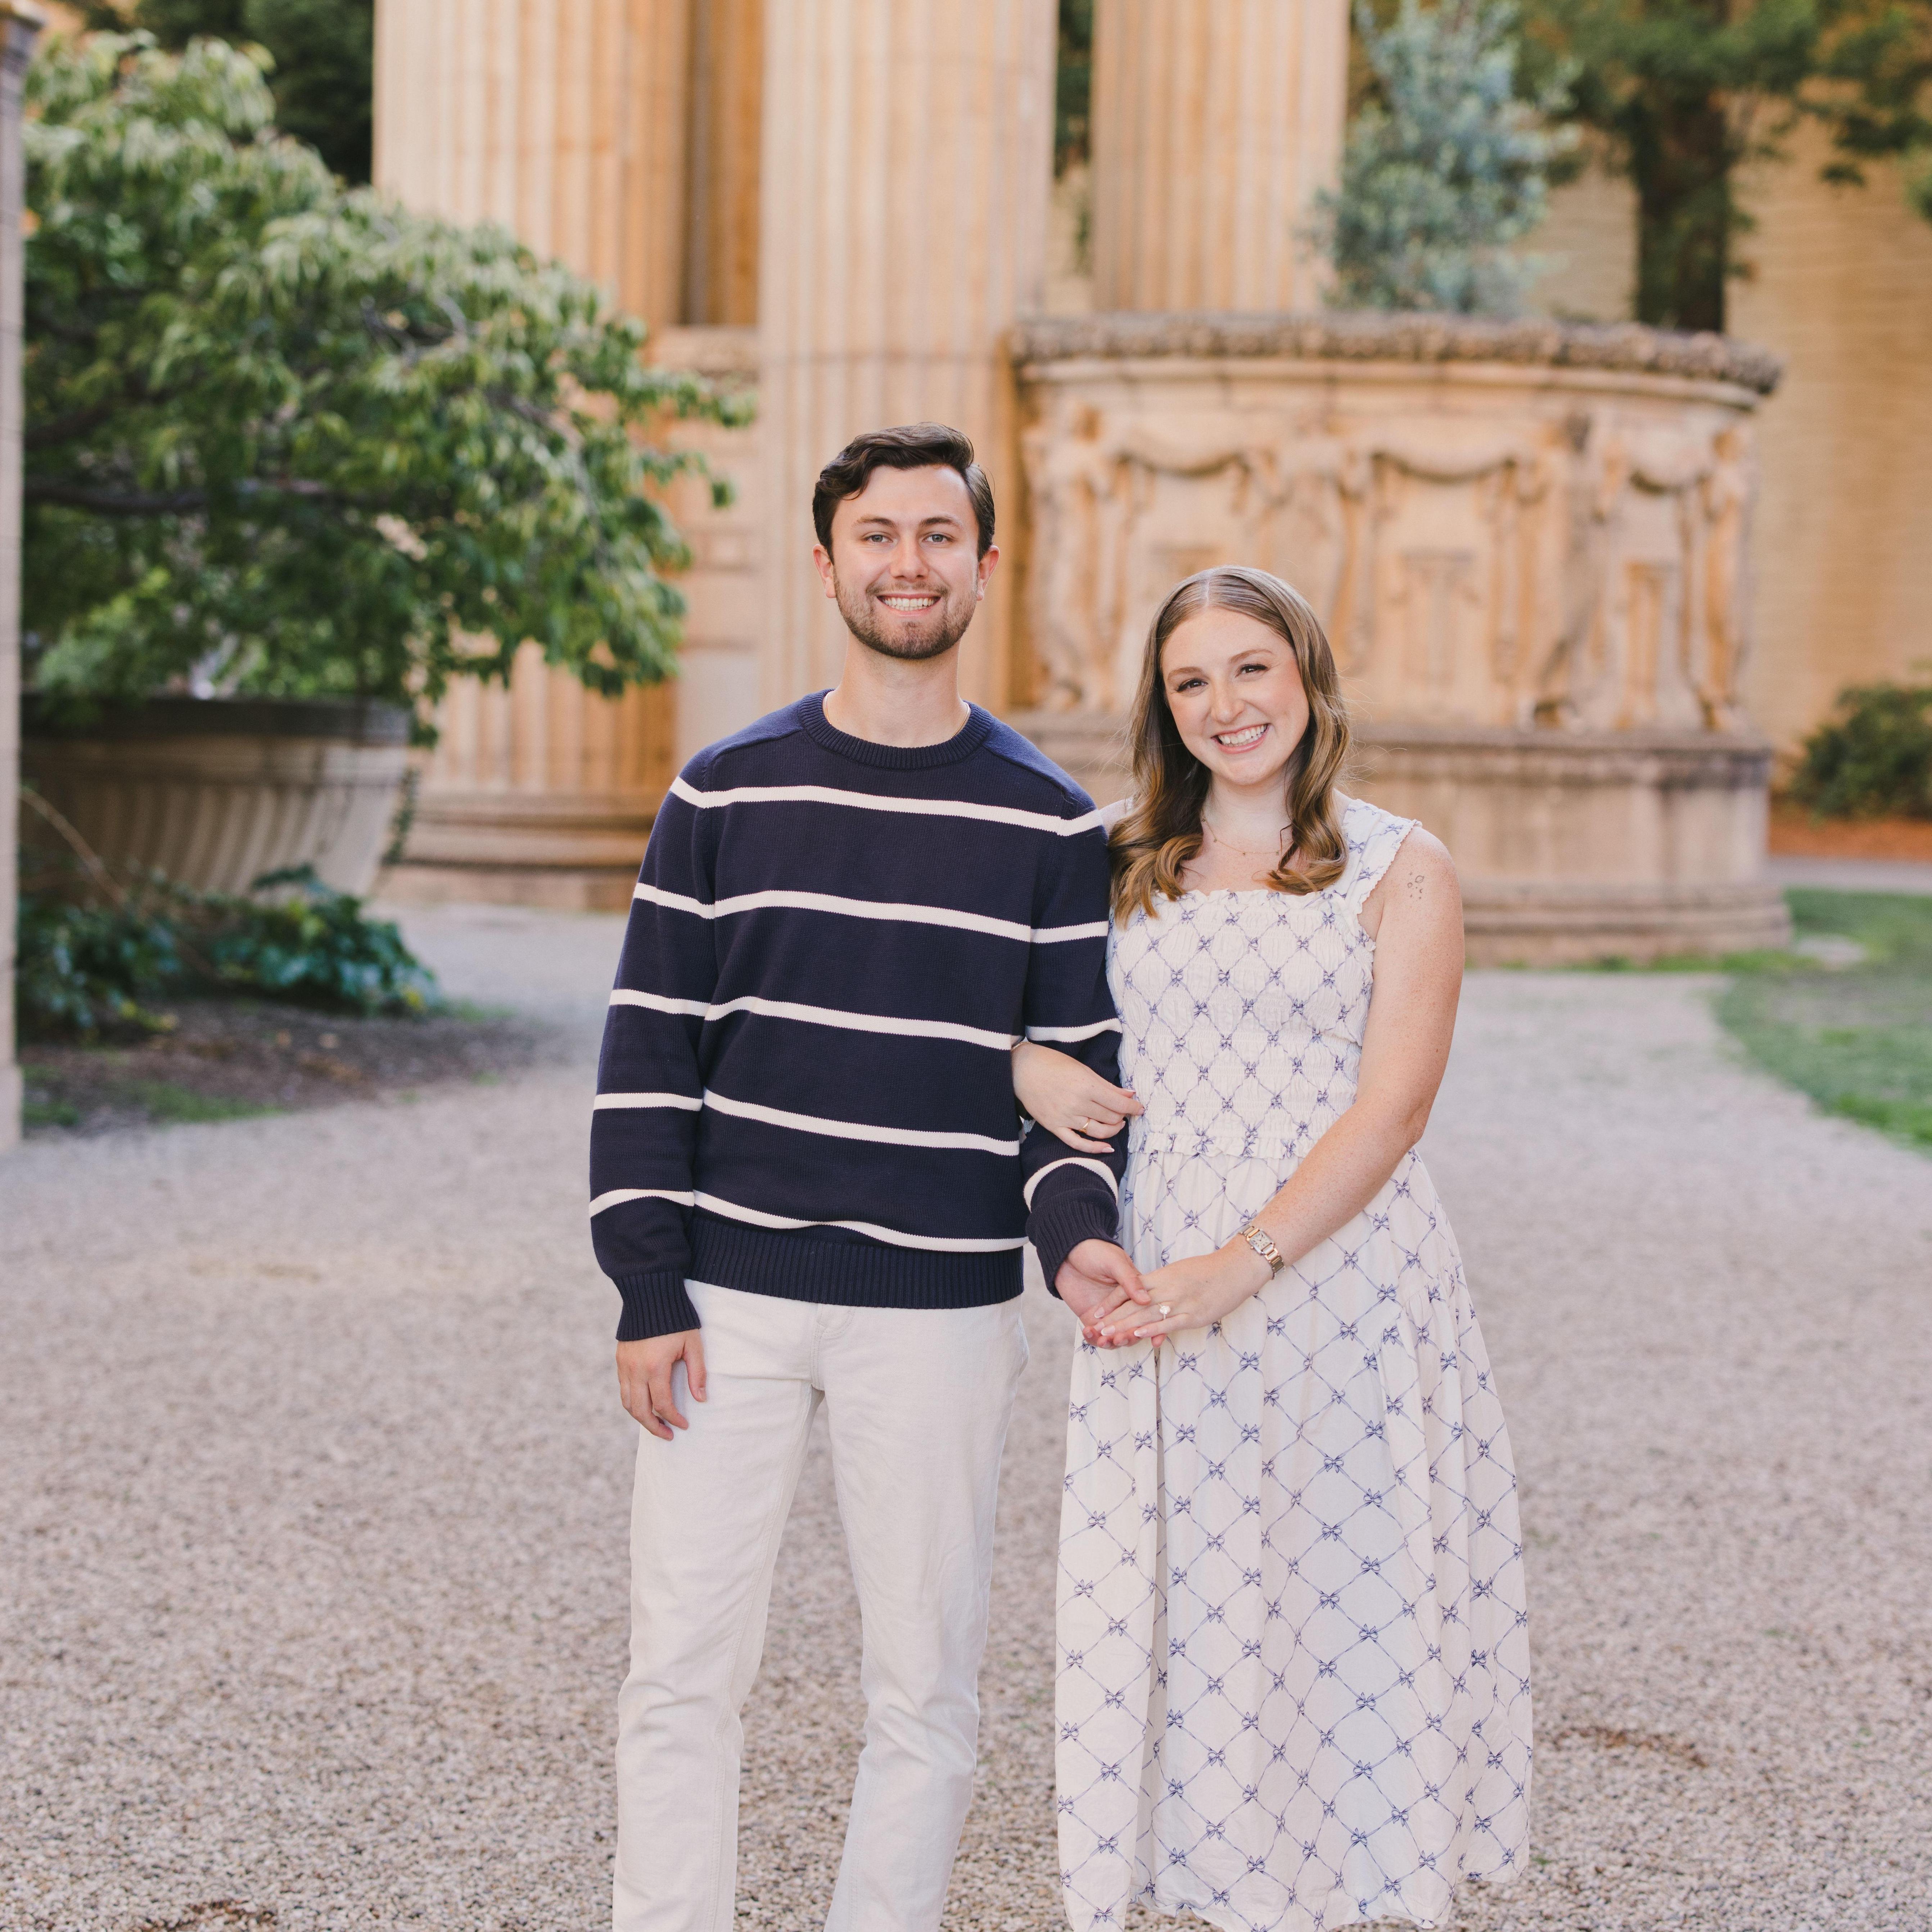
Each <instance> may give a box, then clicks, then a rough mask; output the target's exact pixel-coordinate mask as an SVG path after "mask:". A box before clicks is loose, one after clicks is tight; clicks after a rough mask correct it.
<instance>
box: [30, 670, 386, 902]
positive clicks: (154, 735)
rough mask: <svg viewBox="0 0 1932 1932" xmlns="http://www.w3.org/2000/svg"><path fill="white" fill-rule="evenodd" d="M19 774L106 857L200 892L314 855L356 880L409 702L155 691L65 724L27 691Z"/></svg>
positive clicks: (315, 861)
mask: <svg viewBox="0 0 1932 1932" xmlns="http://www.w3.org/2000/svg"><path fill="white" fill-rule="evenodd" d="M21 726H22V741H21V754H20V766H21V774H22V775H23V778H26V781H27V782H28V784H31V785H32V786H33V787H34V789H35V790H37V791H38V792H39V793H40V796H42V797H43V798H44V799H46V801H47V802H49V804H50V805H52V806H54V807H55V809H56V810H58V811H60V812H61V813H62V814H63V815H64V816H65V817H66V818H67V820H68V822H69V823H71V825H72V826H74V829H75V830H76V831H77V832H79V833H80V835H81V837H82V838H84V839H86V841H87V842H88V844H89V845H91V846H92V847H93V848H94V850H95V851H96V852H98V853H99V854H100V855H101V857H102V858H103V859H105V860H106V861H107V863H108V865H110V867H112V868H114V869H115V870H117V871H119V870H121V869H123V868H127V867H129V866H151V867H153V868H156V869H157V870H158V871H162V872H164V873H166V874H167V876H168V877H169V878H171V879H173V880H176V881H178V883H181V884H182V885H185V886H193V887H194V888H195V889H196V890H197V891H201V892H245V891H246V890H247V889H248V886H249V885H250V883H251V881H253V880H255V879H257V878H259V877H260V876H261V875H262V874H263V873H264V872H271V871H278V870H279V869H281V868H282V867H284V866H288V865H313V866H314V868H315V869H316V871H317V873H318V874H320V876H321V877H322V878H323V880H326V882H327V883H329V885H331V886H334V887H335V888H336V889H337V890H338V891H340V892H353V893H356V894H357V895H362V894H364V893H366V892H368V889H369V888H370V886H371V884H372V883H374V879H375V877H376V872H377V867H378V866H379V865H380V864H381V862H382V859H383V850H384V848H385V847H386V845H387V844H388V843H389V829H390V825H391V823H392V820H393V819H394V818H395V812H396V806H397V803H398V799H399V798H400V796H401V789H402V784H403V780H404V774H405V772H406V770H407V763H408V757H409V735H410V714H409V712H407V710H405V709H404V708H403V707H402V706H399V705H393V704H379V703H359V702H356V701H353V700H334V699H311V698H247V697H243V698H231V697H151V698H149V699H148V700H147V702H146V703H144V704H142V705H140V706H138V707H132V708H129V709H114V710H112V711H108V712H103V713H101V714H99V715H97V716H96V717H95V718H92V719H91V720H89V721H88V722H87V723H86V724H82V725H76V726H73V727H66V726H64V725H62V724H60V723H58V722H57V721H55V720H54V719H52V718H49V716H48V715H47V714H46V710H45V709H44V707H43V706H41V705H40V704H39V703H37V702H36V700H34V697H32V696H31V694H29V696H28V697H27V698H26V700H25V701H24V703H23V709H22V718H21Z"/></svg>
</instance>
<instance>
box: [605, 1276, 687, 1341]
mask: <svg viewBox="0 0 1932 1932" xmlns="http://www.w3.org/2000/svg"><path fill="white" fill-rule="evenodd" d="M616 1283H617V1292H618V1293H619V1295H622V1297H623V1298H624V1312H623V1313H622V1315H621V1316H619V1318H618V1321H617V1339H618V1340H619V1341H620V1342H648V1341H649V1340H652V1338H653V1337H656V1336H658V1335H682V1334H683V1333H684V1331H685V1330H686V1329H687V1328H696V1327H697V1310H696V1309H694V1307H692V1306H691V1297H690V1296H689V1295H687V1294H685V1292H684V1283H685V1277H684V1275H683V1274H682V1271H679V1270H677V1269H675V1268H659V1269H657V1270H655V1271H653V1272H652V1273H650V1274H620V1275H619V1276H618V1277H616Z"/></svg>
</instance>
